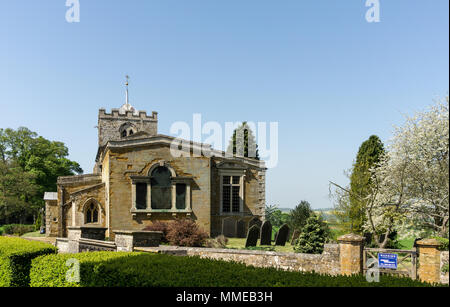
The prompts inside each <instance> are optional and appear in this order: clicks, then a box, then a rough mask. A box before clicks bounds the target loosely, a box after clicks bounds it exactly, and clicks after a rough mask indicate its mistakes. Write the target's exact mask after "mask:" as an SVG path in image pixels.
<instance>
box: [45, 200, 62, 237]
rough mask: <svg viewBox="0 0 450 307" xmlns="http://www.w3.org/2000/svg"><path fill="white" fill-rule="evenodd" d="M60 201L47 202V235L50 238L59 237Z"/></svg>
mask: <svg viewBox="0 0 450 307" xmlns="http://www.w3.org/2000/svg"><path fill="white" fill-rule="evenodd" d="M58 217H59V212H58V201H57V200H46V201H45V233H46V235H47V236H48V237H57V236H58V220H59V219H58Z"/></svg>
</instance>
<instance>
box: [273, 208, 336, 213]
mask: <svg viewBox="0 0 450 307" xmlns="http://www.w3.org/2000/svg"><path fill="white" fill-rule="evenodd" d="M278 209H279V210H281V212H284V213H289V212H291V210H292V209H293V208H278ZM333 210H334V208H320V209H314V208H313V211H315V212H328V211H333Z"/></svg>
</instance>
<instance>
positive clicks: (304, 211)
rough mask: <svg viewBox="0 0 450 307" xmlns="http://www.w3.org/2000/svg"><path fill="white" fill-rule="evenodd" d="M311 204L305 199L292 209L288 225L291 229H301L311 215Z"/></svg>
mask: <svg viewBox="0 0 450 307" xmlns="http://www.w3.org/2000/svg"><path fill="white" fill-rule="evenodd" d="M313 214H314V212H313V211H312V209H311V205H310V204H309V202H307V201H306V200H302V201H301V202H300V204H298V205H297V206H296V207H295V208H294V209H293V210H291V213H290V218H289V226H290V227H291V228H292V229H297V230H302V228H303V227H304V226H305V225H306V221H307V220H308V218H309V217H310V216H311V215H313Z"/></svg>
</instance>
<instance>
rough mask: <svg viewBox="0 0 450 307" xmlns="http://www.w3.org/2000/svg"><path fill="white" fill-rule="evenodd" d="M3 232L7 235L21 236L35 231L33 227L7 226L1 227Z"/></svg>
mask: <svg viewBox="0 0 450 307" xmlns="http://www.w3.org/2000/svg"><path fill="white" fill-rule="evenodd" d="M2 228H3V232H4V233H5V234H7V235H17V236H21V235H24V234H26V233H29V232H33V231H35V226H34V225H22V224H9V225H3V226H2Z"/></svg>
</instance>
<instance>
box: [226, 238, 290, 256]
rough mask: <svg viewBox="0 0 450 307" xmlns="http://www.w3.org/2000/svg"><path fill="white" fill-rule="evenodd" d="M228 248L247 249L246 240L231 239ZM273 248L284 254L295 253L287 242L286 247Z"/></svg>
mask: <svg viewBox="0 0 450 307" xmlns="http://www.w3.org/2000/svg"><path fill="white" fill-rule="evenodd" d="M257 247H269V246H260V245H259V244H258V245H257ZM227 248H232V249H245V239H240V238H229V239H228V244H227ZM272 248H275V251H276V252H283V253H293V252H294V249H293V246H292V245H291V243H289V242H286V246H274V245H272Z"/></svg>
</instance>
